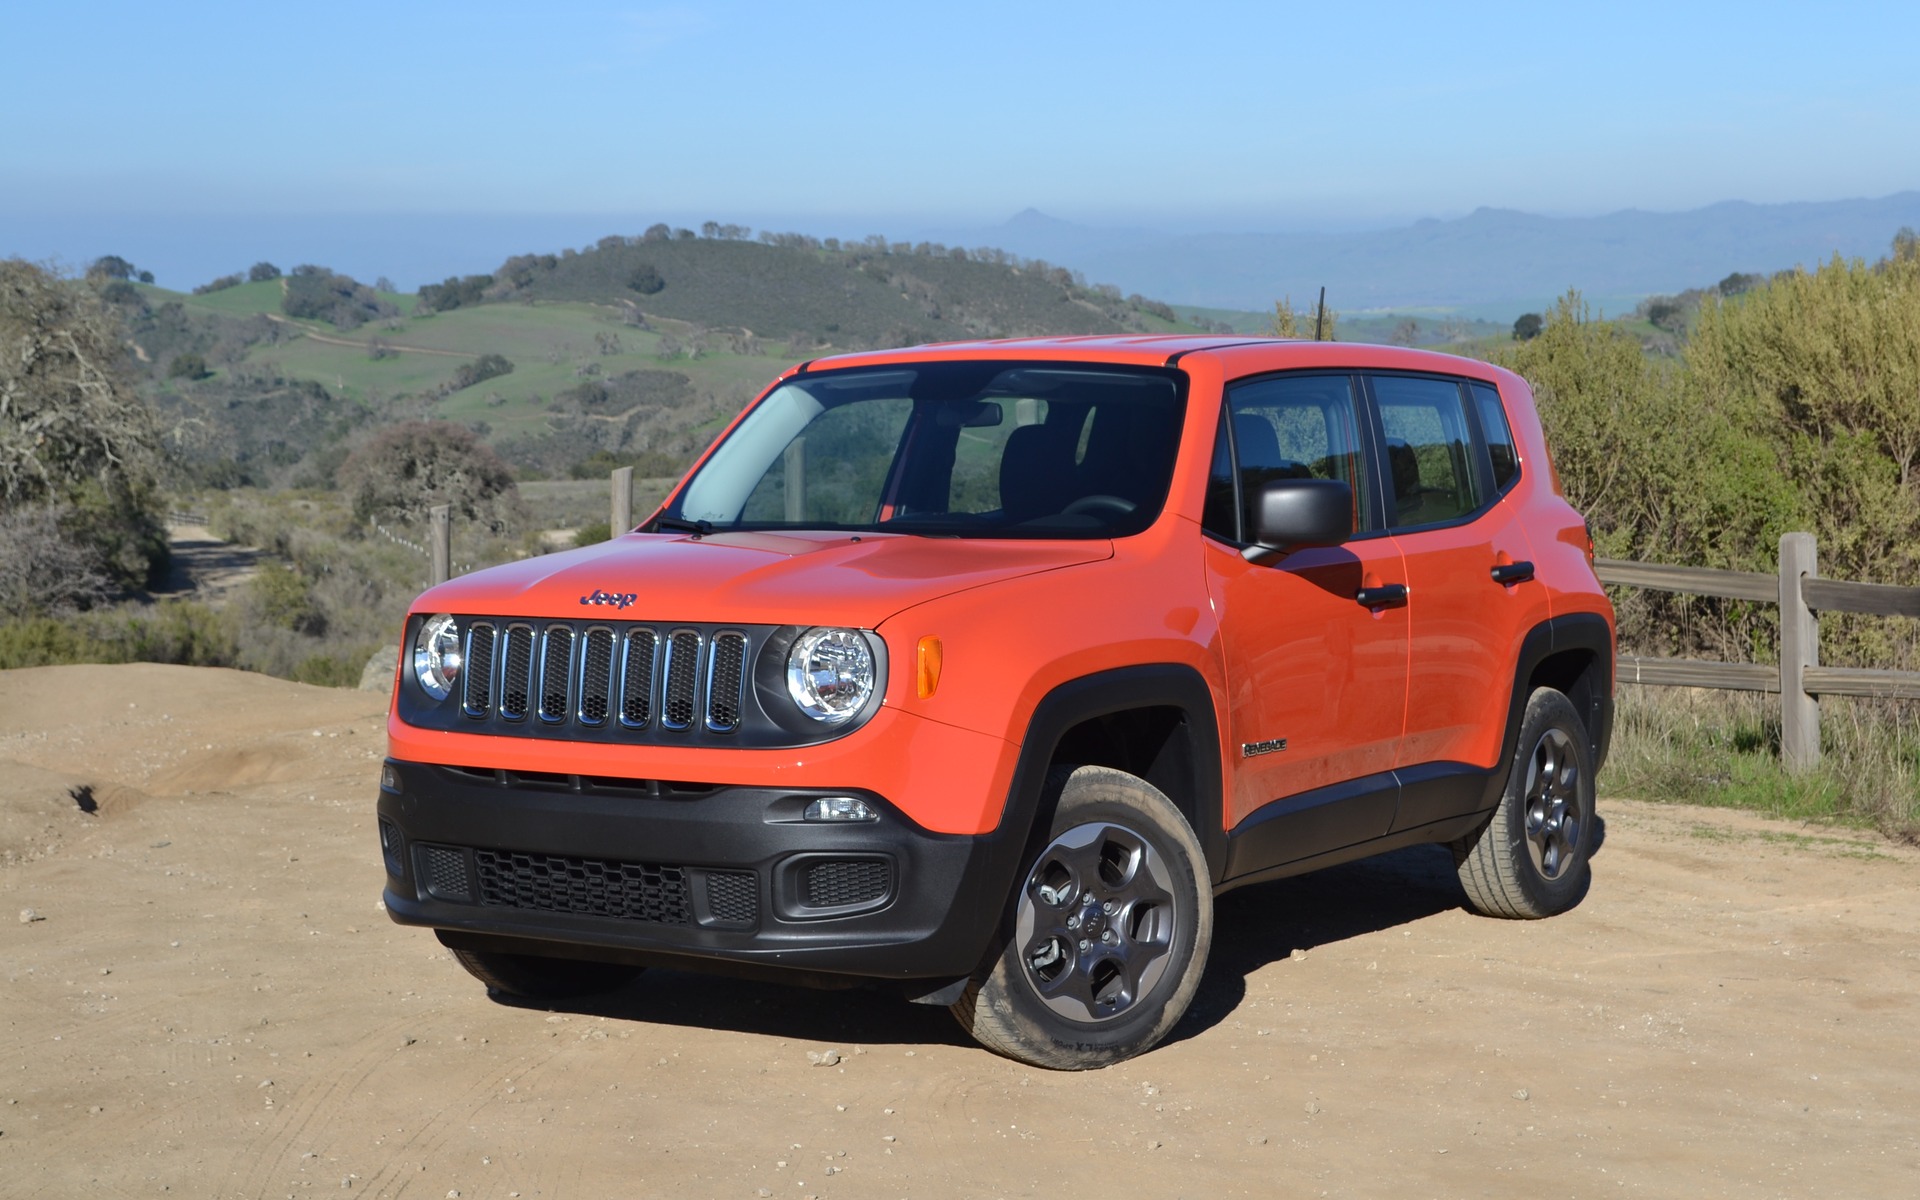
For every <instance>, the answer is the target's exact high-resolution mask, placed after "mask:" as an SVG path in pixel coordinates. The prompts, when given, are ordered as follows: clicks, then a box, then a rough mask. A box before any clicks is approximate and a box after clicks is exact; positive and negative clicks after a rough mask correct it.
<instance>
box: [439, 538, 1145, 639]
mask: <svg viewBox="0 0 1920 1200" xmlns="http://www.w3.org/2000/svg"><path fill="white" fill-rule="evenodd" d="M1112 556H1113V544H1112V543H1111V542H1109V541H1106V540H1090V541H1032V542H1028V541H1013V540H994V541H986V540H979V541H969V540H964V539H957V538H923V537H910V536H903V535H898V534H861V535H860V536H859V537H858V539H856V538H854V537H853V536H851V535H848V534H844V533H838V534H826V533H807V534H772V533H714V534H708V535H707V536H705V537H692V536H689V535H686V534H677V533H676V534H662V533H629V534H625V535H623V536H621V537H617V538H615V539H613V540H612V541H609V542H602V543H600V544H599V545H597V546H588V547H584V548H582V549H579V550H572V551H568V552H566V553H563V554H550V555H545V556H543V557H540V558H529V559H523V560H521V561H519V562H513V563H506V564H503V565H501V566H498V567H490V568H488V569H486V570H484V571H476V572H474V573H473V574H471V575H463V576H461V577H460V578H458V579H453V580H449V581H448V582H446V583H443V584H441V585H440V586H439V587H436V588H433V589H430V590H429V591H427V592H426V593H424V594H423V595H422V596H421V597H420V598H419V599H418V600H416V601H415V602H414V606H413V607H414V610H415V611H416V612H451V613H464V614H474V615H482V614H485V615H493V616H525V617H545V618H561V617H576V618H578V617H588V616H591V617H594V618H597V619H601V620H631V621H659V622H681V621H684V622H687V623H689V624H691V623H695V622H698V623H703V624H727V625H846V626H855V627H860V628H866V629H872V628H874V627H875V626H877V625H879V624H880V623H881V622H882V621H884V620H886V619H887V618H888V617H890V616H892V615H893V614H894V613H897V612H899V611H901V610H902V609H905V608H910V607H912V606H913V605H916V604H922V603H925V602H926V601H928V600H934V599H937V598H939V597H941V596H946V595H950V594H952V593H954V592H960V591H965V590H967V589H969V588H977V587H984V586H986V585H987V584H991V583H997V582H999V581H1000V580H1003V579H1015V578H1018V577H1020V576H1022V575H1033V574H1037V573H1038V572H1041V571H1052V570H1057V569H1059V568H1061V567H1070V566H1074V565H1076V564H1079V563H1087V562H1096V561H1099V560H1101V559H1105V558H1111V557H1112ZM596 595H598V596H599V597H600V600H599V602H598V603H595V597H596ZM629 596H630V597H631V599H630V600H629V599H627V598H628V597H629ZM623 602H624V604H623Z"/></svg>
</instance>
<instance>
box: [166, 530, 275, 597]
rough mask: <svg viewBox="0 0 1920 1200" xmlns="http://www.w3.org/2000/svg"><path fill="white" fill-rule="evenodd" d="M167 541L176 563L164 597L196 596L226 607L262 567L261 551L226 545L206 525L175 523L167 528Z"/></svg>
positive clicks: (171, 568)
mask: <svg viewBox="0 0 1920 1200" xmlns="http://www.w3.org/2000/svg"><path fill="white" fill-rule="evenodd" d="M167 540H168V546H169V549H171V550H172V551H173V563H172V565H171V567H170V568H169V569H168V571H167V583H166V586H165V587H163V588H160V589H159V594H161V595H169V596H173V595H192V596H193V597H195V598H196V599H200V600H206V601H208V602H209V603H213V604H222V603H225V602H226V601H227V600H228V599H229V598H230V597H231V596H232V595H233V593H234V592H235V591H237V590H238V589H239V588H240V587H242V586H243V585H245V584H246V582H247V581H248V580H249V579H252V578H253V576H254V573H255V572H256V571H258V570H259V567H260V558H261V555H260V551H258V550H256V549H254V548H253V547H252V546H239V545H235V544H234V543H232V542H227V541H222V540H221V539H220V538H218V537H215V536H214V533H213V531H212V530H211V529H208V528H207V527H206V526H205V525H194V524H186V523H181V522H175V523H173V524H170V525H168V526H167Z"/></svg>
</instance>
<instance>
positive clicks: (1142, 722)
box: [1006, 663, 1227, 883]
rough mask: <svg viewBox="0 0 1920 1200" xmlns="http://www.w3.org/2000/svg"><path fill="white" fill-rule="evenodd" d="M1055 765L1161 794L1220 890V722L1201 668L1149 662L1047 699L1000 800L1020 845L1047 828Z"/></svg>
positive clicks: (1223, 858)
mask: <svg viewBox="0 0 1920 1200" xmlns="http://www.w3.org/2000/svg"><path fill="white" fill-rule="evenodd" d="M1060 763H1071V764H1073V765H1075V766H1087V765H1092V766H1104V767H1112V768H1114V769H1116V770H1120V771H1125V772H1127V773H1128V774H1130V775H1137V776H1139V777H1140V778H1141V779H1144V780H1146V781H1147V782H1148V783H1150V784H1152V785H1153V786H1155V787H1157V788H1159V789H1160V790H1161V791H1162V792H1164V793H1165V794H1166V796H1167V798H1168V799H1169V800H1171V801H1172V802H1173V805H1174V807H1175V808H1177V809H1179V810H1180V813H1181V815H1182V816H1184V817H1185V818H1186V819H1187V823H1188V824H1189V825H1190V826H1192V828H1193V832H1194V836H1195V837H1196V838H1197V839H1198V840H1199V842H1200V847H1201V850H1202V851H1203V852H1204V853H1205V855H1206V859H1207V863H1206V868H1207V876H1208V878H1209V879H1210V880H1211V881H1212V882H1215V883H1218V882H1219V881H1220V879H1221V878H1222V877H1223V875H1224V873H1225V871H1226V866H1227V839H1226V833H1225V831H1224V829H1223V827H1222V824H1221V804H1222V780H1221V769H1220V732H1219V722H1218V721H1217V719H1216V718H1215V715H1214V709H1213V692H1212V689H1210V688H1209V687H1208V686H1207V682H1206V680H1205V678H1204V677H1202V676H1201V674H1200V672H1199V671H1197V670H1196V669H1194V668H1193V667H1190V666H1187V665H1185V664H1181V663H1148V664H1141V665H1137V666H1131V667H1120V668H1116V669H1114V670H1110V671H1100V672H1097V673H1095V674H1092V675H1086V676H1082V677H1080V678H1078V679H1073V680H1069V681H1068V682H1066V683H1063V684H1061V685H1059V686H1058V687H1056V688H1054V689H1053V690H1052V691H1050V692H1048V693H1047V695H1046V696H1045V697H1043V698H1042V699H1041V701H1040V703H1039V704H1038V705H1036V706H1035V708H1034V712H1033V717H1032V719H1031V720H1030V721H1029V722H1028V724H1027V732H1026V737H1025V738H1024V740H1023V741H1022V742H1021V746H1020V757H1019V759H1018V760H1017V762H1016V764H1015V766H1014V773H1013V782H1012V784H1011V785H1010V788H1009V794H1008V797H1007V809H1006V812H1007V816H1008V818H1010V819H1011V820H1013V821H1015V822H1018V823H1020V824H1023V825H1024V826H1025V829H1026V833H1027V837H1026V840H1027V841H1028V842H1031V841H1033V839H1034V838H1035V837H1036V836H1039V835H1043V834H1044V833H1045V832H1046V830H1047V827H1048V826H1049V825H1050V824H1051V822H1052V817H1053V813H1052V804H1053V802H1054V800H1055V798H1054V797H1051V796H1048V795H1046V794H1045V793H1046V782H1047V775H1048V772H1049V771H1050V770H1051V769H1052V768H1053V767H1054V766H1055V765H1056V764H1060ZM1037 848H1038V847H1037V846H1029V847H1028V849H1029V850H1034V849H1037ZM1022 861H1024V858H1023V859H1022Z"/></svg>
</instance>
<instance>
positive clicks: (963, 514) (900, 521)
mask: <svg viewBox="0 0 1920 1200" xmlns="http://www.w3.org/2000/svg"><path fill="white" fill-rule="evenodd" d="M1182 379H1183V377H1182V376H1181V375H1180V374H1179V373H1178V372H1175V371H1171V370H1165V369H1149V368H1139V367H1106V366H1101V365H1098V364H1087V363H1071V364H1069V363H1009V362H936V363H914V364H910V365H907V366H899V367H886V368H867V369H853V370H846V371H821V372H816V373H811V374H803V375H796V376H794V377H793V378H791V379H789V380H787V381H786V382H785V383H783V384H781V385H780V386H779V387H778V388H775V389H774V390H773V392H772V393H771V394H769V395H768V396H767V397H766V399H764V400H762V401H761V402H760V404H759V405H758V406H757V407H756V408H754V410H753V411H752V412H751V413H749V414H748V415H747V417H746V419H745V420H744V421H742V422H741V423H740V424H739V426H738V427H737V428H735V429H734V431H733V432H732V433H731V434H730V435H728V437H727V439H726V441H724V442H722V443H721V444H720V446H719V447H718V448H717V449H715V450H714V452H713V454H712V455H711V456H710V457H709V458H708V459H707V461H706V463H705V464H704V465H702V466H701V468H700V470H699V471H698V472H697V473H696V474H695V475H694V476H693V478H692V479H690V480H689V481H688V482H687V485H686V487H685V488H683V489H682V490H681V492H680V494H679V495H678V496H677V497H676V498H675V499H674V501H673V502H672V503H671V504H670V505H669V506H668V507H667V509H666V510H665V512H664V513H663V514H662V516H663V518H664V521H665V523H666V524H667V525H669V526H672V525H675V524H685V525H692V526H696V527H698V528H700V529H702V530H725V529H845V530H851V531H854V532H867V531H871V532H876V533H920V534H931V535H937V536H948V537H995V538H998V537H1045V538H1104V537H1120V536H1125V535H1127V534H1132V533H1138V532H1140V531H1141V530H1143V529H1145V528H1146V527H1147V526H1148V525H1150V524H1152V522H1153V519H1154V518H1155V517H1157V516H1158V515H1159V514H1160V509H1161V507H1162V506H1163V505H1164V504H1165V503H1166V497H1167V485H1168V482H1169V480H1170V479H1171V478H1172V475H1173V459H1174V454H1175V451H1176V450H1177V449H1178V446H1179V440H1180V421H1181V417H1182V415H1183V412H1184V409H1185V393H1184V388H1183V386H1182Z"/></svg>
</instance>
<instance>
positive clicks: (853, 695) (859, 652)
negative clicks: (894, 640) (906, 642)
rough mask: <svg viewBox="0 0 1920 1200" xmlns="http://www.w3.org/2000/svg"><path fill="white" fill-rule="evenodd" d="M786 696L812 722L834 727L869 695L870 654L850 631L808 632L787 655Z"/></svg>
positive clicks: (848, 716) (871, 657) (870, 677)
mask: <svg viewBox="0 0 1920 1200" xmlns="http://www.w3.org/2000/svg"><path fill="white" fill-rule="evenodd" d="M787 694H788V695H789V696H792V697H793V702H794V703H795V704H797V705H799V706H800V711H801V712H803V713H805V714H807V715H808V716H809V717H812V718H813V719H814V720H816V721H824V722H826V723H828V724H832V725H837V724H839V723H840V722H842V721H845V720H847V719H849V718H850V717H852V716H853V715H854V714H855V713H857V712H859V711H860V710H861V709H862V708H863V707H865V706H866V703H867V698H868V697H869V696H871V695H873V651H872V650H870V649H868V648H867V639H866V638H864V637H861V636H860V635H859V634H858V633H856V632H855V631H853V630H851V629H809V630H807V631H806V632H805V633H803V634H801V635H800V636H799V638H798V639H796V640H795V641H794V643H793V649H792V650H790V651H789V652H788V653H787Z"/></svg>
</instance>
